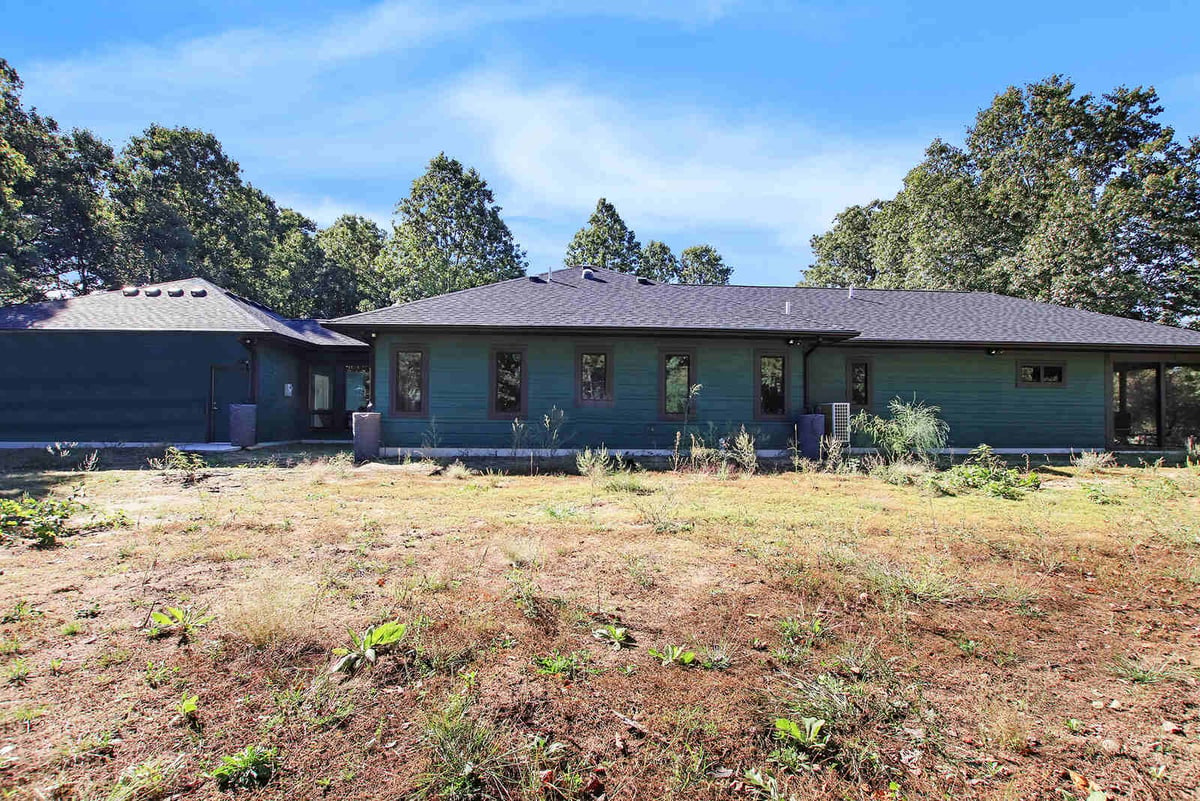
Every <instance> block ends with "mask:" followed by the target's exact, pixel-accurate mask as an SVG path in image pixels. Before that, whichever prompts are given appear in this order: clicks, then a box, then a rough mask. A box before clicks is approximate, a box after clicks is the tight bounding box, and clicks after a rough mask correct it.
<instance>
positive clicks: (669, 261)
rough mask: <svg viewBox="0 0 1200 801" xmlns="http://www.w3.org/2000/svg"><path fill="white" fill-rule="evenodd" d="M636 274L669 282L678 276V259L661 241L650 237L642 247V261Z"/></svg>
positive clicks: (660, 281)
mask: <svg viewBox="0 0 1200 801" xmlns="http://www.w3.org/2000/svg"><path fill="white" fill-rule="evenodd" d="M638 275H642V276H645V277H646V278H649V279H651V280H653V281H658V282H659V283H670V282H671V281H676V280H678V278H679V259H677V258H675V254H674V253H672V252H671V249H670V248H669V247H667V246H666V244H664V243H663V242H659V241H658V240H657V239H651V240H650V241H649V242H647V243H646V246H645V247H644V248H642V261H641V266H640V268H639V270H638Z"/></svg>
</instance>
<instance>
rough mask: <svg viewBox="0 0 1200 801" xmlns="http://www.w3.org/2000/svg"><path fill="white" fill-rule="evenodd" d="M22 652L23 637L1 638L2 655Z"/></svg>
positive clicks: (0, 652)
mask: <svg viewBox="0 0 1200 801" xmlns="http://www.w3.org/2000/svg"><path fill="white" fill-rule="evenodd" d="M19 653H21V638H20V637H6V638H5V639H3V640H0V656H12V655H13V654H19Z"/></svg>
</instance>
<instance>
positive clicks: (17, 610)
mask: <svg viewBox="0 0 1200 801" xmlns="http://www.w3.org/2000/svg"><path fill="white" fill-rule="evenodd" d="M44 614H46V613H45V612H43V611H42V610H41V609H37V608H36V607H34V605H33V604H31V603H29V601H26V600H25V599H24V598H22V599H21V600H19V601H17V603H16V604H15V605H14V606H13V610H12V611H11V612H5V613H4V614H3V615H0V623H20V622H21V621H22V620H28V619H30V618H34V617H41V616H42V615H44Z"/></svg>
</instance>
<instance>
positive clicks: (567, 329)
mask: <svg viewBox="0 0 1200 801" xmlns="http://www.w3.org/2000/svg"><path fill="white" fill-rule="evenodd" d="M326 327H328V328H330V329H331V330H334V331H339V330H343V329H345V330H347V331H363V330H370V331H379V332H385V331H422V332H443V331H446V332H450V331H457V332H467V333H472V334H511V333H523V334H625V335H640V336H652V335H655V334H659V335H662V334H667V335H671V336H709V337H713V336H715V337H745V336H762V337H797V338H804V339H817V338H820V339H825V340H830V341H841V340H846V339H851V338H853V337H856V336H858V335H859V333H860V332H858V331H851V330H830V329H807V328H788V329H783V328H703V327H700V328H664V327H659V326H506V325H447V324H445V323H437V324H417V323H348V322H330V323H327V324H326Z"/></svg>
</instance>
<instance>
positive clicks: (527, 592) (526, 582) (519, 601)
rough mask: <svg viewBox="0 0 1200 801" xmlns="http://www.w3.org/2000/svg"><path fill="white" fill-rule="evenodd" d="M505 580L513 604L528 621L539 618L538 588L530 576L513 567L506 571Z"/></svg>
mask: <svg viewBox="0 0 1200 801" xmlns="http://www.w3.org/2000/svg"><path fill="white" fill-rule="evenodd" d="M506 578H507V579H508V588H509V593H510V595H511V597H512V599H513V603H515V604H516V605H517V608H518V609H520V610H521V613H522V614H523V615H525V617H527V618H529V619H530V620H538V619H539V618H541V616H542V608H541V604H540V603H539V602H538V595H537V594H538V586H537V584H536V583H535V582H534V580H533V576H532V574H530V573H529V572H527V571H524V570H521V569H520V568H516V567H514V568H513V569H512V570H510V571H508V575H507V576H506Z"/></svg>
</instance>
